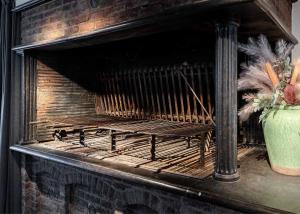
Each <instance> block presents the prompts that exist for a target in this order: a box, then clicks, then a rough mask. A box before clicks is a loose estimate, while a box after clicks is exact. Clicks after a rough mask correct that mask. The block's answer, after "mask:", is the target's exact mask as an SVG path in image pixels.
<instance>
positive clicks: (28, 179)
mask: <svg viewBox="0 0 300 214" xmlns="http://www.w3.org/2000/svg"><path fill="white" fill-rule="evenodd" d="M22 192H23V201H22V208H23V211H22V212H23V213H46V214H47V213H49V214H50V213H108V214H109V213H112V214H113V213H115V211H116V210H117V211H120V213H124V214H126V213H132V210H134V213H149V211H151V212H152V213H168V214H172V213H189V214H193V213H237V212H235V211H233V210H229V209H226V208H223V207H219V206H217V205H212V204H209V203H207V202H203V201H200V200H195V199H192V198H189V197H187V196H185V195H183V194H181V195H177V194H174V193H171V192H165V191H162V190H159V189H156V188H154V187H149V186H144V185H140V184H134V183H130V182H127V181H126V180H119V179H116V178H112V177H108V176H104V175H101V174H95V173H92V172H88V171H85V170H81V169H78V168H73V167H69V166H66V165H63V164H58V163H55V162H52V161H48V160H44V159H39V158H33V157H31V156H23V157H22Z"/></svg>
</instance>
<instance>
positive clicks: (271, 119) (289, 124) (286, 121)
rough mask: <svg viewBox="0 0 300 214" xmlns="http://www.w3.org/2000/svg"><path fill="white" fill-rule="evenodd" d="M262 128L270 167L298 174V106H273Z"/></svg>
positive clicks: (299, 156)
mask: <svg viewBox="0 0 300 214" xmlns="http://www.w3.org/2000/svg"><path fill="white" fill-rule="evenodd" d="M263 130H264V136H265V142H266V146H267V151H268V156H269V160H270V164H271V167H272V169H273V170H274V171H276V172H278V173H281V174H285V175H294V176H300V106H278V107H275V108H273V110H272V111H271V112H270V114H268V116H267V118H266V120H265V121H264V123H263Z"/></svg>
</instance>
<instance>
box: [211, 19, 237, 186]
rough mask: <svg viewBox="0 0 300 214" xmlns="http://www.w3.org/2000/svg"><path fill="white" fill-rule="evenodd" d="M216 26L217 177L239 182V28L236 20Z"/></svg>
mask: <svg viewBox="0 0 300 214" xmlns="http://www.w3.org/2000/svg"><path fill="white" fill-rule="evenodd" d="M215 28H216V53H215V54H216V62H215V63H216V64H215V66H216V67H215V68H216V70H215V75H216V79H215V80H216V125H217V128H216V142H217V157H216V168H215V176H214V177H215V179H217V180H222V181H235V180H238V179H239V174H238V171H237V30H238V24H237V23H236V22H234V21H228V22H219V23H217V24H216V25H215Z"/></svg>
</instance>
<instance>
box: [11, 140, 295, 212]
mask: <svg viewBox="0 0 300 214" xmlns="http://www.w3.org/2000/svg"><path fill="white" fill-rule="evenodd" d="M10 149H11V150H12V151H15V152H19V153H22V154H26V155H31V156H35V157H38V158H42V159H47V160H50V161H54V162H58V163H61V164H65V165H69V166H72V167H77V168H81V169H84V170H88V171H91V172H95V173H99V174H103V175H106V176H111V177H114V178H118V179H122V180H127V181H129V182H136V183H140V184H143V185H148V186H152V187H155V188H159V189H162V190H168V191H172V192H175V193H180V194H185V195H189V196H190V197H193V198H198V199H200V200H203V201H207V202H211V203H215V204H219V205H221V206H224V207H228V208H231V209H236V210H239V211H243V212H248V213H300V204H299V203H298V202H299V201H298V199H299V198H300V189H299V186H300V179H299V177H289V176H284V175H279V174H277V173H275V172H273V171H272V170H271V169H270V167H269V165H268V163H267V161H266V159H265V158H263V157H264V153H265V151H261V150H258V151H256V152H255V153H252V154H251V155H248V156H247V157H246V158H244V159H243V160H242V161H241V162H240V163H239V164H240V166H241V168H240V172H241V179H240V180H239V181H238V182H233V183H223V182H218V181H215V180H214V179H213V178H212V177H209V178H207V179H205V180H199V179H195V178H188V177H184V176H179V175H174V174H168V173H155V172H152V171H148V170H145V169H141V168H134V167H129V166H126V165H124V164H115V163H111V162H108V161H105V160H97V159H94V158H88V157H82V156H79V155H75V154H70V153H66V152H60V151H55V150H50V149H45V148H41V147H39V146H38V145H35V144H31V145H15V146H11V147H10Z"/></svg>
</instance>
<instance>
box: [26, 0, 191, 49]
mask: <svg viewBox="0 0 300 214" xmlns="http://www.w3.org/2000/svg"><path fill="white" fill-rule="evenodd" d="M194 1H195V0H176V1H174V0H110V1H100V5H99V6H98V7H96V8H92V7H91V5H90V0H52V1H49V2H47V3H44V4H42V5H40V6H37V7H34V8H31V9H28V10H26V11H23V12H21V44H23V45H24V44H31V43H35V42H46V41H51V40H55V39H61V38H67V37H71V36H76V35H82V34H86V33H90V32H93V31H95V30H98V29H101V28H104V27H107V26H111V25H115V24H118V23H121V22H125V21H130V20H133V19H139V18H144V17H147V16H152V15H155V14H157V13H160V12H162V11H164V10H167V9H170V8H174V7H179V6H183V5H188V4H191V3H193V2H194Z"/></svg>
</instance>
